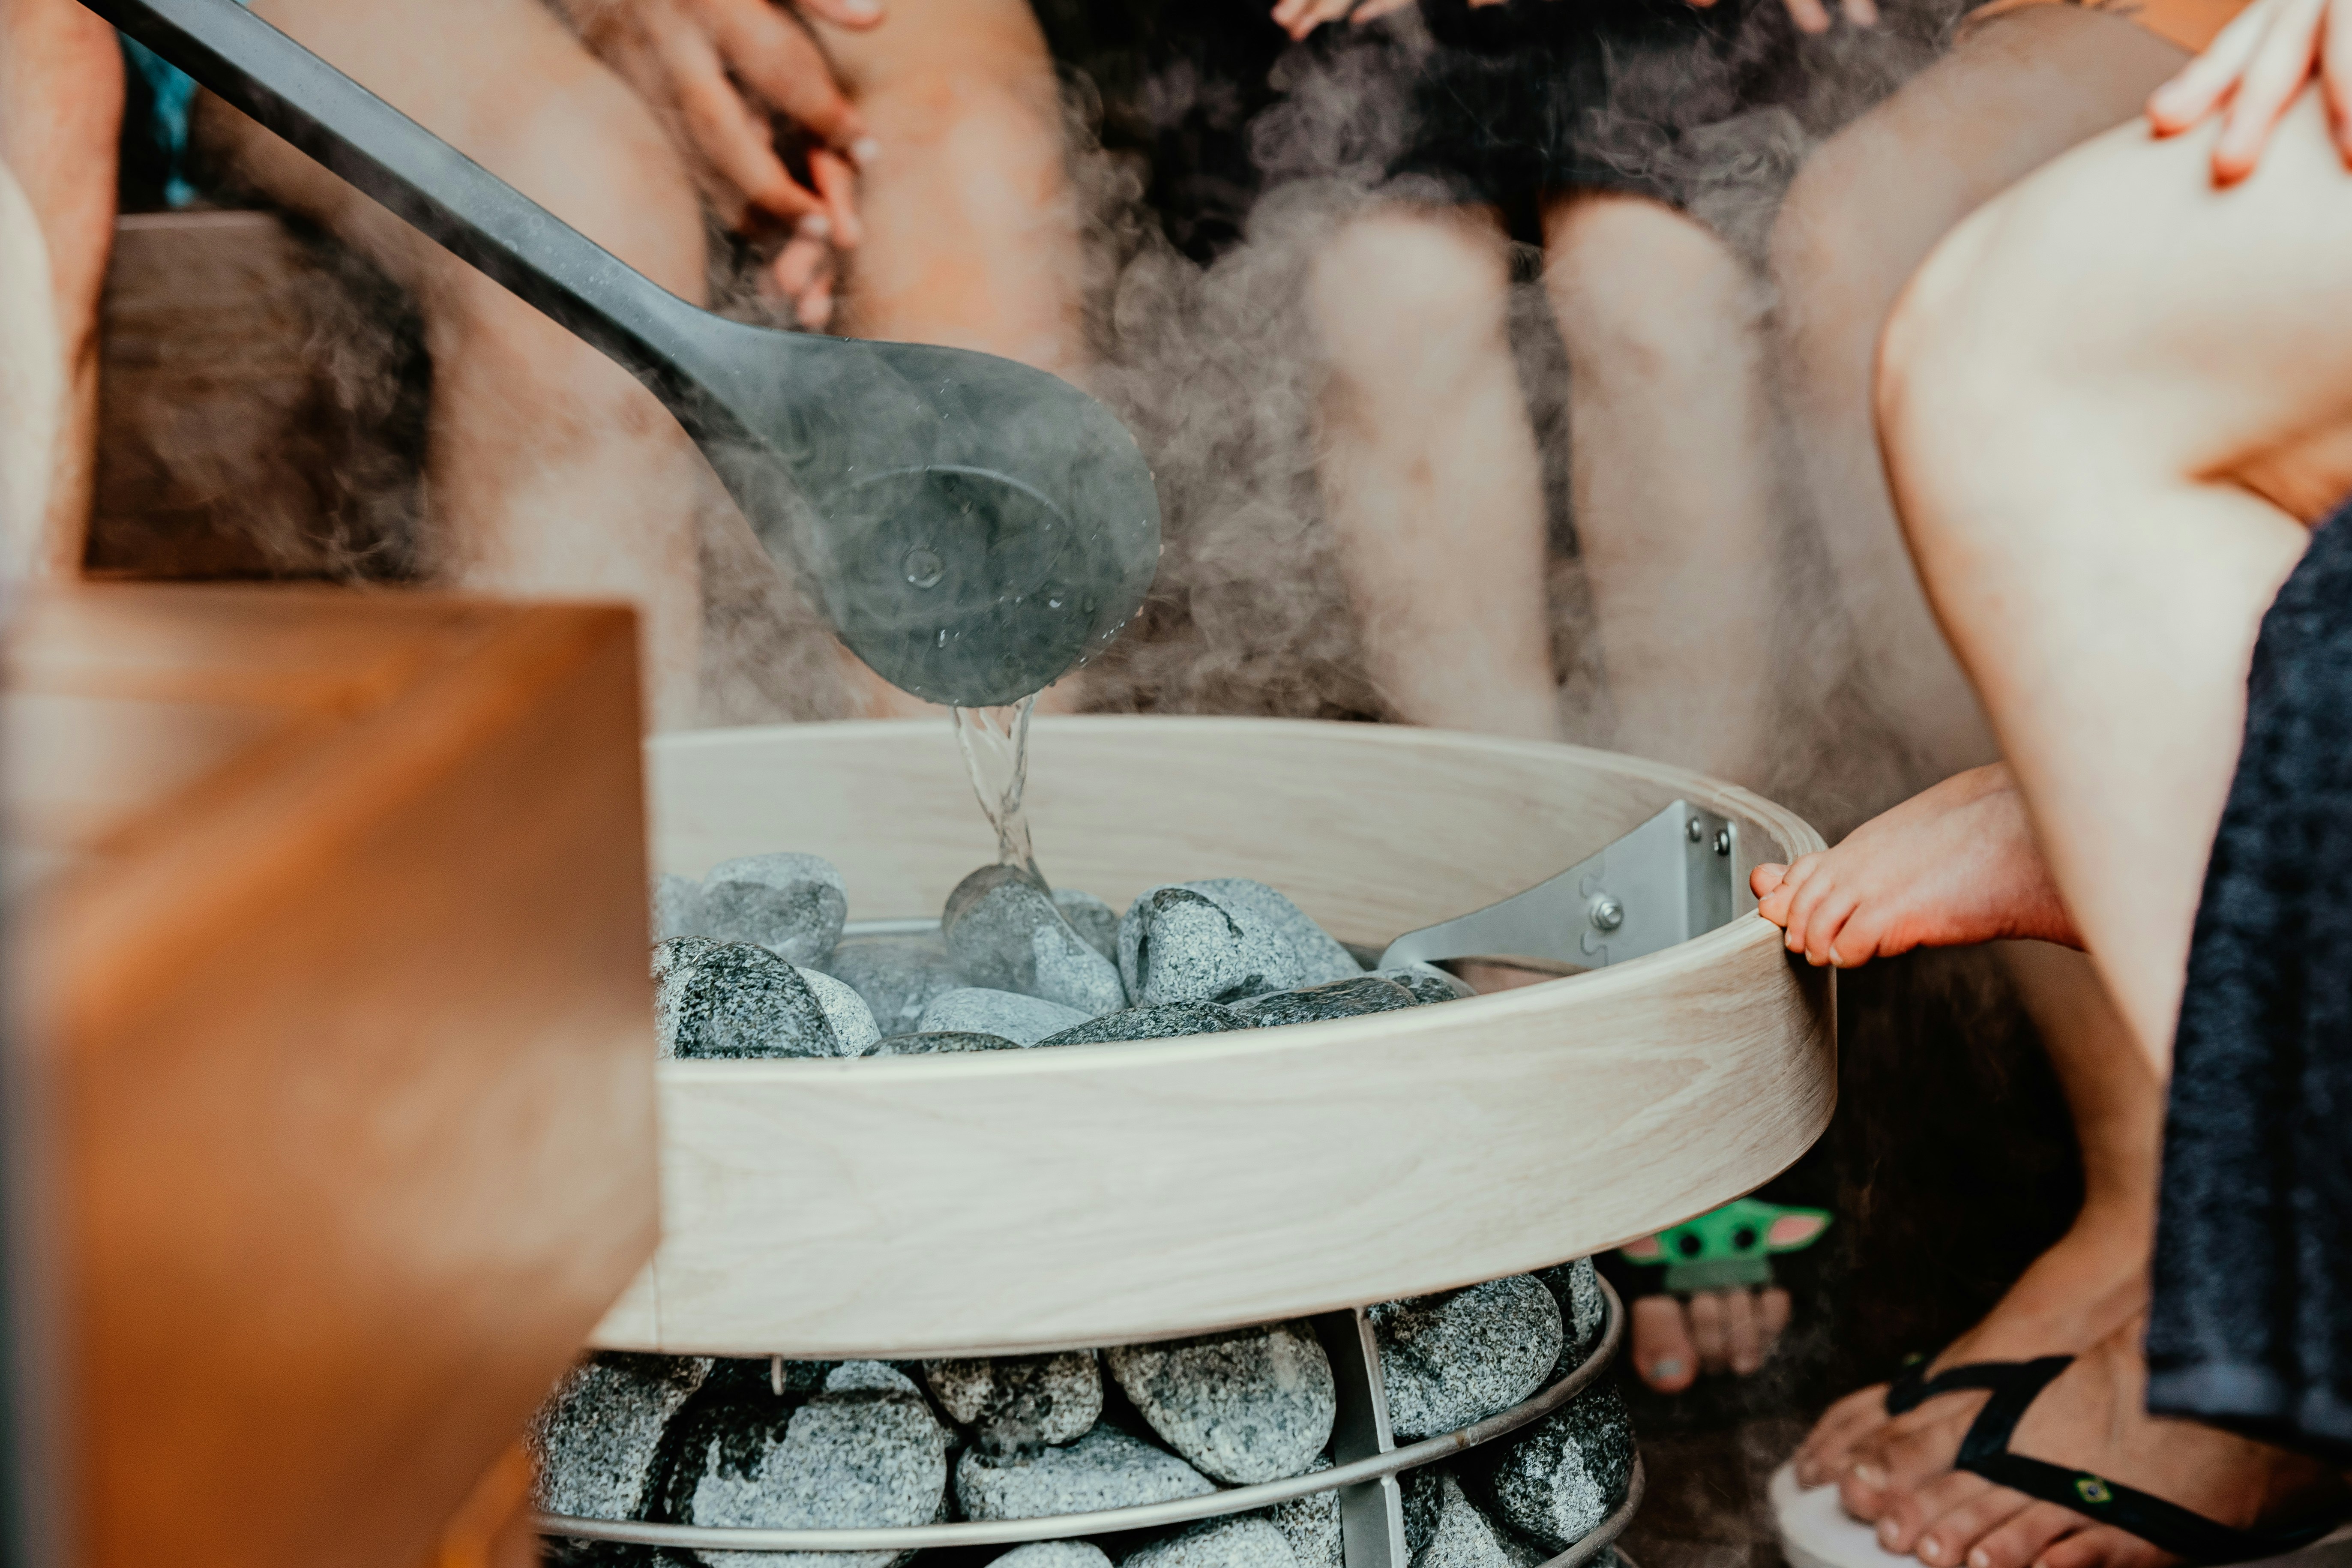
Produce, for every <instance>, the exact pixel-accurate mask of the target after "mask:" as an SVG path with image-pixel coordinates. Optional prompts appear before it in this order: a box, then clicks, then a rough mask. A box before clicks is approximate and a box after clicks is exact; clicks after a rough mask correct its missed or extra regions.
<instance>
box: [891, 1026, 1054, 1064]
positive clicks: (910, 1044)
mask: <svg viewBox="0 0 2352 1568" xmlns="http://www.w3.org/2000/svg"><path fill="white" fill-rule="evenodd" d="M1020 1048H1021V1042H1020V1041H1018V1040H1008V1039H1006V1038H1005V1037H1003V1035H983V1034H981V1033H979V1032H977V1031H975V1030H971V1029H934V1030H931V1031H930V1032H929V1033H928V1034H925V1033H922V1032H919V1031H918V1032H916V1033H913V1034H906V1035H893V1036H891V1037H889V1038H888V1039H887V1040H880V1041H877V1042H876V1043H875V1047H874V1048H873V1050H871V1051H869V1052H867V1053H866V1054H867V1055H869V1056H877V1057H929V1056H937V1055H939V1054H940V1053H941V1052H943V1051H1017V1050H1019V1049H1020Z"/></svg>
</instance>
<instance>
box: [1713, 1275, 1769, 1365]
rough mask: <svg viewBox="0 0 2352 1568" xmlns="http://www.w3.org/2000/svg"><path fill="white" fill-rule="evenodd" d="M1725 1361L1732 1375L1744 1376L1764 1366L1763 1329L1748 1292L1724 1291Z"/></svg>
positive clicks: (1751, 1294) (1752, 1296)
mask: <svg viewBox="0 0 2352 1568" xmlns="http://www.w3.org/2000/svg"><path fill="white" fill-rule="evenodd" d="M1723 1337H1724V1345H1725V1359H1726V1360H1727V1361H1728V1362H1729V1363H1731V1370H1732V1372H1733V1373H1736V1374H1738V1376H1741V1377H1746V1376H1747V1375H1748V1373H1751V1372H1754V1371H1755V1370H1756V1369H1757V1368H1758V1367H1759V1366H1762V1365H1763V1364H1764V1330H1763V1325H1762V1323H1761V1322H1760V1321H1759V1314H1758V1312H1757V1310H1756V1295H1755V1292H1753V1291H1751V1290H1727V1291H1726V1292H1724V1297H1723Z"/></svg>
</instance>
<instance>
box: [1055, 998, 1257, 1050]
mask: <svg viewBox="0 0 2352 1568" xmlns="http://www.w3.org/2000/svg"><path fill="white" fill-rule="evenodd" d="M1248 1027H1249V1023H1248V1021H1247V1020H1246V1019H1244V1017H1243V1016H1241V1015H1240V1014H1239V1013H1236V1012H1234V1010H1233V1009H1232V1008H1231V1007H1224V1006H1220V1005H1218V1004H1216V1003H1214V1002H1161V1003H1159V1004H1157V1005H1153V1006H1150V1007H1129V1008H1127V1009H1125V1010H1123V1011H1121V1012H1117V1013H1106V1014H1104V1015H1103V1016H1101V1017H1099V1018H1090V1019H1088V1020H1087V1022H1085V1023H1083V1024H1080V1025H1079V1026H1077V1027H1076V1028H1074V1029H1065V1030H1063V1031H1062V1032H1061V1033H1060V1034H1058V1035H1048V1036H1046V1037H1045V1038H1044V1039H1042V1040H1040V1041H1038V1042H1037V1043H1038V1044H1039V1045H1041V1046H1096V1045H1102V1044H1104V1043H1106V1042H1108V1041H1111V1040H1168V1039H1174V1038H1175V1037H1178V1036H1180V1035H1214V1034H1221V1033H1223V1032H1224V1031H1225V1030H1228V1029H1246V1028H1248Z"/></svg>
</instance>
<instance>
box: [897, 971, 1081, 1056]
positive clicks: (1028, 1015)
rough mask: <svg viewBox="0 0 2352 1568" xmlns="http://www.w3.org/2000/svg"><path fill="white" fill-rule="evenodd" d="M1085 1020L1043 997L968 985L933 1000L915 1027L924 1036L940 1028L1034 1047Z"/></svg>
mask: <svg viewBox="0 0 2352 1568" xmlns="http://www.w3.org/2000/svg"><path fill="white" fill-rule="evenodd" d="M1086 1021H1087V1016H1086V1015H1085V1014H1084V1013H1081V1012H1079V1011H1078V1010H1077V1009H1076V1008H1075V1007H1065V1006H1063V1005H1061V1004H1060V1003H1058V1002H1048V1001H1046V1000H1045V998H1044V997H1042V996H1024V995H1022V994H1019V993H1018V992H1013V991H989V990H984V989H982V988H981V987H978V986H969V985H968V986H965V987H964V988H963V989H961V990H960V991H950V992H947V993H945V994H941V995H939V996H935V997H933V998H932V999H931V1004H930V1005H929V1006H928V1007H925V1008H924V1009H923V1016H922V1017H921V1019H920V1020H919V1021H918V1022H917V1024H916V1028H917V1029H918V1030H919V1031H920V1032H921V1033H923V1034H927V1035H928V1034H935V1033H937V1032H939V1031H940V1030H942V1029H952V1030H957V1031H968V1032H971V1033H974V1034H982V1035H1001V1036H1003V1037H1004V1038H1006V1039H1008V1040H1011V1041H1012V1042H1013V1044H1014V1045H1017V1046H1034V1045H1035V1044H1036V1043H1037V1042H1038V1041H1040V1040H1042V1039H1044V1038H1045V1037H1046V1036H1048V1035H1058V1034H1060V1033H1061V1032H1062V1031H1063V1030H1065V1029H1068V1028H1073V1027H1075V1026H1077V1025H1080V1024H1083V1023H1085V1022H1086Z"/></svg>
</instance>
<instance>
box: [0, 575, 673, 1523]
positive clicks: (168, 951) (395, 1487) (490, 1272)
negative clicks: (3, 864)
mask: <svg viewBox="0 0 2352 1568" xmlns="http://www.w3.org/2000/svg"><path fill="white" fill-rule="evenodd" d="M18 631H19V637H18V638H17V640H16V642H15V644H14V645H13V646H12V647H11V649H10V661H9V725H10V728H9V731H8V739H9V743H10V745H11V746H12V747H19V746H23V745H24V744H26V742H28V741H34V740H37V739H39V738H40V737H42V736H45V735H46V736H47V737H49V740H50V742H51V743H49V744H47V745H44V746H42V747H40V748H39V749H37V750H29V751H24V752H21V753H20V754H16V755H12V756H11V757H10V759H9V763H10V769H9V773H8V791H9V795H10V805H11V812H12V816H13V817H14V819H15V820H16V822H18V823H19V824H25V825H29V828H28V830H29V831H33V832H35V833H37V835H39V836H40V837H41V843H42V847H43V848H44V850H45V852H46V853H47V856H48V863H47V875H46V877H43V878H41V879H38V880H37V882H36V883H35V884H34V885H32V886H30V887H29V888H28V889H26V891H25V892H24V893H23V895H22V897H21V899H20V900H18V901H17V902H16V904H15V905H13V906H12V908H11V909H10V911H9V916H10V931H9V935H10V950H9V961H10V974H9V993H10V1001H11V1003H12V1005H14V1007H15V1008H16V1011H17V1016H16V1019H15V1020H14V1024H15V1028H16V1037H17V1042H18V1045H19V1048H18V1049H16V1051H15V1052H13V1053H12V1056H11V1058H10V1060H11V1072H12V1077H11V1081H10V1089H11V1091H12V1093H11V1103H10V1110H11V1112H12V1121H11V1125H10V1127H9V1130H8V1136H9V1146H10V1147H9V1152H10V1154H11V1156H12V1165H11V1175H12V1179H13V1180H14V1182H15V1184H16V1194H17V1195H18V1197H19V1198H20V1200H21V1199H24V1198H25V1197H26V1196H27V1195H29V1196H30V1197H31V1198H32V1199H34V1200H36V1201H35V1202H34V1203H33V1204H32V1205H31V1207H30V1208H29V1210H23V1211H20V1212H19V1214H18V1215H16V1219H17V1220H18V1221H19V1222H20V1223H22V1222H26V1221H29V1222H30V1224H31V1226H32V1228H31V1229H30V1230H29V1231H27V1230H24V1229H20V1230H19V1231H18V1233H17V1235H16V1237H15V1238H14V1241H13V1245H14V1247H16V1249H17V1250H16V1251H15V1252H13V1253H12V1271H13V1270H14V1269H15V1268H16V1263H17V1262H18V1261H21V1260H22V1259H23V1258H26V1257H27V1256H28V1255H29V1256H30V1257H32V1258H34V1259H35V1260H36V1261H37V1264H38V1265H39V1273H38V1280H39V1282H40V1283H41V1284H43V1285H44V1286H45V1287H46V1289H43V1290H42V1291H41V1292H40V1300H41V1302H42V1303H43V1305H44V1310H45V1312H46V1315H45V1316H44V1317H42V1318H40V1319H39V1320H38V1321H37V1322H36V1323H35V1324H34V1328H35V1331H37V1333H40V1334H43V1335H46V1336H47V1340H46V1343H47V1347H48V1348H47V1352H46V1354H45V1364H47V1365H49V1366H52V1367H53V1368H54V1371H55V1376H54V1379H53V1382H52V1383H51V1384H50V1385H49V1387H48V1391H47V1392H48V1394H49V1395H50V1398H49V1402H48V1404H47V1413H48V1417H49V1420H50V1422H51V1430H52V1434H53V1440H51V1441H49V1442H47V1443H45V1444H43V1445H41V1447H40V1448H39V1451H38V1452H37V1455H36V1456H35V1457H36V1458H37V1461H38V1462H40V1463H42V1464H45V1465H50V1466H53V1467H54V1474H53V1475H51V1476H50V1477H49V1478H48V1481H47V1484H46V1485H44V1486H42V1487H40V1488H39V1489H38V1490H37V1492H36V1494H35V1495H36V1496H37V1500H38V1503H39V1505H40V1506H41V1507H42V1508H44V1509H46V1510H51V1511H52V1512H53V1513H54V1514H55V1515H56V1516H57V1522H58V1523H60V1524H61V1525H62V1526H63V1528H64V1529H65V1530H66V1531H67V1532H68V1535H69V1536H70V1538H71V1539H72V1540H73V1541H74V1542H75V1552H74V1555H73V1557H72V1558H71V1561H73V1562H75V1563H86V1564H103V1565H107V1568H113V1565H117V1564H120V1565H123V1568H132V1565H136V1568H152V1564H155V1563H187V1564H212V1563H220V1564H236V1565H238V1568H278V1565H280V1564H283V1565H286V1568H294V1565H296V1564H299V1565H301V1568H318V1565H321V1564H349V1565H352V1568H362V1565H364V1568H377V1565H381V1568H415V1564H416V1563H419V1562H421V1561H424V1560H425V1558H426V1557H427V1555H428V1553H429V1552H432V1551H433V1550H434V1544H435V1542H436V1539H438V1538H439V1536H440V1533H441V1531H442V1527H443V1525H444V1523H445V1521H448V1520H449V1518H450V1517H451V1515H452V1514H453V1513H455V1512H457V1510H458V1509H459V1506H460V1504H461V1503H463V1502H464V1501H465V1500H466V1499H467V1495H468V1493H469V1491H471V1490H472V1489H474V1488H475V1486H476V1484H477V1482H478V1479H479V1478H480V1477H481V1476H482V1475H483V1473H484V1471H485V1470H486V1469H487V1468H489V1467H490V1466H491V1464H492V1462H493V1461H494V1460H495V1459H496V1458H497V1457H498V1456H499V1454H500V1453H501V1452H503V1451H504V1450H505V1449H507V1448H508V1447H509V1446H510V1445H511V1444H512V1442H513V1441H514V1438H515V1436H516V1434H517V1432H518V1431H519V1430H520V1426H521V1423H522V1421H523V1420H524V1419H525V1417H526V1416H527V1415H528V1414H529V1412H530V1409H531V1408H532V1407H533V1405H536V1403H537V1402H538V1400H539V1398H540V1397H541V1394H542V1393H543V1392H544V1390H545V1389H546V1387H547V1386H548V1384H549V1383H550V1382H551V1380H552V1379H553V1378H554V1377H555V1376H556V1375H557V1374H558V1373H560V1371H561V1370H562V1366H563V1365H564V1364H565V1363H566V1362H567V1361H568V1360H569V1359H570V1357H571V1356H572V1354H573V1353H574V1352H575V1351H576V1349H577V1346H578V1344H579V1342H580V1338H581V1336H582V1335H583V1334H584V1333H585V1332H586V1331H588V1330H589V1328H590V1327H591V1326H592V1325H593V1323H594V1321H596V1319H597V1318H598V1317H599V1316H600V1315H601V1314H602V1313H603V1312H604V1310H606V1309H607V1308H608V1306H609V1305H610V1303H611V1302H612V1300H613V1299H614V1296H615V1295H616V1294H617V1293H618V1292H619V1291H620V1289H622V1287H623V1286H624V1285H625V1283H626V1281H627V1280H628V1279H630V1278H631V1276H632V1275H633V1274H635V1272H636V1271H637V1269H638V1268H639V1267H640V1266H641V1265H642V1264H643V1262H644V1260H645V1259H646V1257H647V1256H648V1255H649V1254H650V1252H651V1250H652V1247H653V1241H654V1235H655V1227H656V1222H657V1211H656V1203H655V1194H654V1178H655V1166H654V1157H655V1128H654V1109H655V1107H654V1084H653V1079H652V1073H651V1056H652V1038H651V1018H650V1014H649V1008H648V1005H647V997H646V983H645V919H646V916H645V886H644V872H645V860H644V852H643V826H642V825H643V792H642V789H641V781H640V771H639V770H640V754H639V744H638V742H639V731H638V720H637V707H636V694H637V679H636V673H635V646H634V645H635V637H634V634H633V628H632V625H631V620H630V617H629V616H628V614H627V612H625V611H624V610H619V609H612V608H604V607H594V606H539V607H531V608H522V607H517V606H507V605H493V604H487V603H482V602H474V601H464V600H453V599H446V598H437V597H432V596H425V595H404V594H388V593H387V594H354V593H336V592H328V591H317V590H289V589H255V588H230V587H159V586H139V587H134V586H128V585H124V586H115V587H107V588H92V589H87V590H83V591H80V592H77V593H72V594H66V595H59V596H56V597H52V598H47V599H43V600H39V601H37V602H35V603H33V604H32V605H29V606H28V607H27V610H26V616H25V617H24V619H23V621H22V624H21V625H20V626H19V628H18ZM28 1245H29V1246H30V1247H31V1248H32V1250H31V1251H30V1253H29V1254H28V1253H27V1252H26V1250H25V1248H26V1247H27V1246H28ZM18 1282H21V1280H20V1281H18Z"/></svg>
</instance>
